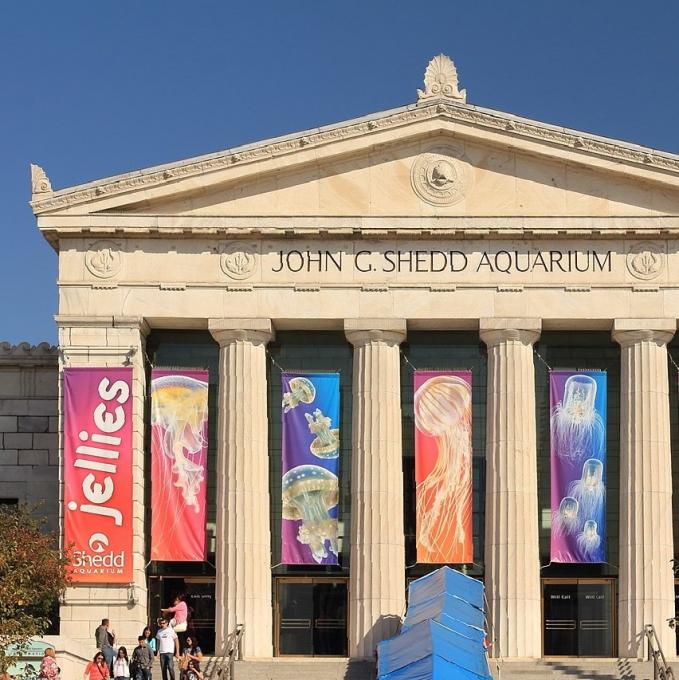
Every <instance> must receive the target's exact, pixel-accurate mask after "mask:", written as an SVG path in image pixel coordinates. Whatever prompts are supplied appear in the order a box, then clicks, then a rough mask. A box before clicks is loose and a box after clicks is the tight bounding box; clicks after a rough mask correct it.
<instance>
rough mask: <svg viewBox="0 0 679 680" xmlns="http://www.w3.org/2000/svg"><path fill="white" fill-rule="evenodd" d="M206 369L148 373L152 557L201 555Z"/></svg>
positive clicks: (193, 559)
mask: <svg viewBox="0 0 679 680" xmlns="http://www.w3.org/2000/svg"><path fill="white" fill-rule="evenodd" d="M207 395H208V374H207V371H193V370H182V371H169V370H165V371H164V370H155V369H154V370H153V372H152V373H151V475H152V476H151V497H152V500H151V502H152V511H151V513H152V514H151V559H152V560H165V561H173V562H201V561H203V560H204V559H205V557H206V555H205V505H206V502H205V487H206V481H207V479H206V467H207Z"/></svg>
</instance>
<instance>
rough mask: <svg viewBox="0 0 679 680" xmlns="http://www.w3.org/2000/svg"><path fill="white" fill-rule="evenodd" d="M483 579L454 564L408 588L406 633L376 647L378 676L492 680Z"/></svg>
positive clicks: (403, 629)
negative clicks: (485, 627) (469, 574)
mask: <svg viewBox="0 0 679 680" xmlns="http://www.w3.org/2000/svg"><path fill="white" fill-rule="evenodd" d="M484 624H485V617H484V597H483V583H481V581H477V580H476V579H473V578H470V577H468V576H465V575H464V574H462V573H460V572H459V571H455V570H454V569H451V568H450V567H442V568H441V569H437V570H436V571H434V572H432V573H431V574H428V575H427V576H424V577H423V578H420V579H417V580H416V581H413V582H412V583H411V584H410V587H409V588H408V611H407V612H406V617H405V621H404V622H403V625H402V627H401V632H400V634H399V635H397V636H396V637H393V638H391V639H389V640H385V641H384V642H380V644H379V645H378V647H377V674H378V678H379V680H444V679H445V680H490V679H491V675H490V672H489V670H488V659H487V656H486V648H485V638H486V634H485V631H484Z"/></svg>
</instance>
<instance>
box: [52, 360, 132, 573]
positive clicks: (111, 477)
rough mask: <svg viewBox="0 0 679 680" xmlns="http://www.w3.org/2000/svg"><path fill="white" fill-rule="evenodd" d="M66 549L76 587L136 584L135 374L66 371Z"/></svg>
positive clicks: (105, 370) (117, 370)
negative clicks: (133, 457) (93, 584)
mask: <svg viewBox="0 0 679 680" xmlns="http://www.w3.org/2000/svg"><path fill="white" fill-rule="evenodd" d="M63 502H64V508H63V511H64V545H65V546H70V547H71V548H72V553H71V577H72V579H73V581H74V582H75V583H129V582H130V581H131V580H132V369H131V368H89V367H88V368H65V369H64V501H63Z"/></svg>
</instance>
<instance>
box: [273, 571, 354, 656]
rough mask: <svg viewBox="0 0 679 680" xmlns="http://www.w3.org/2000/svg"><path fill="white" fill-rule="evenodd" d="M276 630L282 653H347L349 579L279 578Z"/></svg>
mask: <svg viewBox="0 0 679 680" xmlns="http://www.w3.org/2000/svg"><path fill="white" fill-rule="evenodd" d="M276 633H277V634H276V654H277V655H278V656H286V655H293V656H346V655H347V581H346V579H333V578H279V579H276Z"/></svg>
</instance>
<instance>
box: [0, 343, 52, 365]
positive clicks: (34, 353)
mask: <svg viewBox="0 0 679 680" xmlns="http://www.w3.org/2000/svg"><path fill="white" fill-rule="evenodd" d="M58 360H59V352H58V349H57V348H56V347H55V346H54V345H50V344H49V343H48V342H41V343H40V344H38V345H31V344H30V343H28V342H20V343H19V344H17V345H12V344H10V343H9V342H0V366H56V365H57V362H58Z"/></svg>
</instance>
